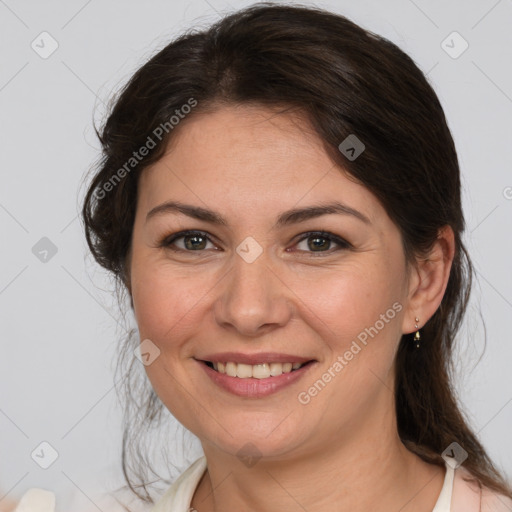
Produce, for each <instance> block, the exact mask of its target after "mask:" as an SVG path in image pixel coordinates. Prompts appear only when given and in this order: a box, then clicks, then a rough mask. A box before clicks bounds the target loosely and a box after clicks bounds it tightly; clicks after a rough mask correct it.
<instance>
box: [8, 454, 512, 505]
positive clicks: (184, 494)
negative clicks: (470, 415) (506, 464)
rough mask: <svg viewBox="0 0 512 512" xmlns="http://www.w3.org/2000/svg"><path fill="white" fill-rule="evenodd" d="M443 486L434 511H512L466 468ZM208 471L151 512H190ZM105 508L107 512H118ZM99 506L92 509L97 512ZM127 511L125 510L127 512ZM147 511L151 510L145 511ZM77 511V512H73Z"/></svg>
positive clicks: (200, 464)
mask: <svg viewBox="0 0 512 512" xmlns="http://www.w3.org/2000/svg"><path fill="white" fill-rule="evenodd" d="M445 467H446V473H445V477H444V483H443V487H442V489H441V492H440V494H439V497H438V498H437V502H436V504H435V506H434V508H433V510H432V512H511V511H512V500H511V499H510V498H507V497H505V496H503V495H501V494H497V493H495V492H493V491H490V490H489V489H488V488H483V489H481V488H480V487H479V485H474V484H471V483H470V481H467V480H465V478H466V477H467V476H470V474H469V471H468V470H466V469H465V468H464V467H463V466H461V467H459V468H457V469H453V468H452V467H451V466H450V465H449V464H448V463H447V462H445ZM205 470H206V458H205V457H204V456H203V457H200V458H199V459H197V460H196V461H195V462H194V463H193V464H191V465H190V467H189V468H188V469H187V470H185V471H184V472H183V473H182V474H181V476H180V477H179V478H178V479H177V480H176V481H175V482H174V483H173V484H172V485H171V486H170V487H169V489H167V491H166V492H165V493H164V494H163V496H162V497H161V498H160V500H159V501H158V503H156V505H155V506H154V507H153V508H151V509H150V512H190V510H191V501H192V497H193V496H194V492H195V490H196V488H197V485H198V484H199V481H200V480H201V477H202V476H203V474H204V472H205ZM112 505H113V504H109V505H104V504H103V503H102V506H101V510H102V511H103V512H115V511H116V510H118V509H117V508H116V507H115V506H112ZM98 508H99V507H97V506H96V508H94V509H91V512H97V509H98ZM123 510H124V509H123ZM145 510H147V509H145ZM13 512H55V494H54V493H52V492H50V491H45V490H43V489H36V488H33V489H29V490H28V491H27V492H26V493H25V494H24V495H23V497H22V498H21V500H20V502H19V503H18V506H17V507H16V508H15V509H14V511H13ZM71 512H74V511H71Z"/></svg>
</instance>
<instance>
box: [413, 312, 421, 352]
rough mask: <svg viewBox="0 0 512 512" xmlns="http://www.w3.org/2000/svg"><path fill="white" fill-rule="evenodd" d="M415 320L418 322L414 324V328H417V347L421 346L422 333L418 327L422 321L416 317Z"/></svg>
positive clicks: (415, 337)
mask: <svg viewBox="0 0 512 512" xmlns="http://www.w3.org/2000/svg"><path fill="white" fill-rule="evenodd" d="M414 320H415V321H416V324H415V325H414V328H415V329H416V334H415V335H414V341H415V342H416V348H420V341H421V334H420V331H419V327H418V322H419V321H420V319H419V318H417V317H416V318H415V319H414Z"/></svg>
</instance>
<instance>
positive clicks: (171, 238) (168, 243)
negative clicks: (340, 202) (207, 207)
mask: <svg viewBox="0 0 512 512" xmlns="http://www.w3.org/2000/svg"><path fill="white" fill-rule="evenodd" d="M193 235H199V236H202V237H204V238H206V239H207V240H208V241H209V242H211V243H212V244H216V242H215V239H214V237H212V235H210V234H209V233H208V232H207V231H201V230H196V229H189V230H184V231H179V232H176V233H173V234H171V235H167V236H165V237H164V238H163V239H162V240H161V241H160V242H159V244H158V246H159V247H163V248H168V249H171V250H173V251H175V252H187V253H194V252H197V253H202V252H204V251H205V250H206V249H201V250H198V251H188V250H185V249H181V248H176V247H173V246H172V243H173V242H175V241H176V240H179V239H180V238H184V237H186V236H193ZM313 236H317V237H319V238H326V239H327V240H330V241H331V242H333V243H335V244H337V245H338V246H339V247H338V249H335V250H332V249H329V250H327V251H318V252H316V251H294V252H305V253H309V254H315V255H316V254H318V255H322V254H332V253H333V252H336V251H339V250H342V249H351V248H353V245H352V244H351V243H350V242H348V241H347V240H345V239H344V238H342V237H340V236H338V235H335V234H334V233H331V232H329V231H323V230H319V231H306V232H304V233H301V234H300V235H297V237H296V238H295V240H294V241H293V244H294V245H297V244H298V243H300V242H302V241H303V240H307V239H308V238H311V237H313Z"/></svg>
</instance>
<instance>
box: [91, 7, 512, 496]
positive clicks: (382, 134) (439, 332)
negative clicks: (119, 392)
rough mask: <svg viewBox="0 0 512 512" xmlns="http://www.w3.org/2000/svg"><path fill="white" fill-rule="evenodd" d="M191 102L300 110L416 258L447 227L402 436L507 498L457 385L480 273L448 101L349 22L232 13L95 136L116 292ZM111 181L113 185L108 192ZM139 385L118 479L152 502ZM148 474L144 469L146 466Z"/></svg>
mask: <svg viewBox="0 0 512 512" xmlns="http://www.w3.org/2000/svg"><path fill="white" fill-rule="evenodd" d="M191 98H193V99H194V101H196V104H197V107H195V108H194V110H193V112H191V113H190V114H189V115H190V116H193V115H194V114H195V113H197V112H205V111H207V110H208V109H212V108H221V107H222V105H223V104H258V105H263V106H272V107H282V108H283V109H287V108H288V109H297V110H298V111H300V112H302V113H303V114H304V116H306V118H307V119H308V121H309V122H310V123H311V125H312V127H313V128H314V130H315V131H316V133H317V134H318V135H319V137H320V138H321V139H322V140H323V141H324V145H325V149H326V151H327V152H328V154H329V155H330V156H331V158H332V160H333V162H335V163H337V164H339V165H340V166H341V167H343V168H344V169H346V170H347V171H348V173H349V174H350V175H351V176H352V177H353V178H354V179H355V180H357V181H358V182H360V183H361V184H363V185H364V186H365V187H367V188H368V189H369V190H370V191H371V192H372V193H373V194H375V196H376V197H377V198H378V199H379V200H380V202H381V203H382V205H383V206H384V208H385V209H386V211H387V213H388V215H389V216H390V218H391V219H392V220H393V221H394V222H395V223H396V225H397V226H398V228H399V229H400V232H401V234H402V239H403V244H404V251H405V254H406V256H407V258H408V260H409V261H410V262H413V261H414V257H415V256H418V255H420V256H421V255H425V254H427V253H428V251H429V249H430V248H431V247H432V244H433V243H434V241H435V240H436V238H437V236H438V232H439V230H440V229H441V228H442V227H443V226H446V225H449V226H451V228H452V229H453V231H454V233H455V243H456V252H455V258H454V261H453V265H452V268H451V273H450V277H449V282H448V286H447V289H446V292H445V294H444V297H443V300H442V302H441V305H440V307H439V308H438V310H437V311H436V313H435V314H434V315H433V317H432V318H431V319H430V320H429V321H428V322H427V324H426V325H425V326H424V327H423V329H422V330H421V337H422V339H423V344H422V347H421V349H419V350H415V349H411V346H412V345H413V343H411V335H404V336H403V337H402V339H401V341H400V345H399V349H398V355H397V360H396V389H395V398H396V415H397V422H398V432H399V435H400V438H401V439H402V441H403V443H404V444H405V445H406V446H407V447H408V448H409V449H410V450H411V451H413V452H415V453H417V454H418V455H419V456H420V457H421V458H422V459H423V460H425V461H427V462H430V463H433V464H437V465H444V461H443V459H442V457H441V453H442V452H443V451H444V450H445V449H446V448H447V447H448V446H449V445H450V444H451V443H452V442H454V441H456V442H457V443H458V444H459V445H461V446H462V447H463V448H464V450H466V452H468V458H467V460H466V461H465V462H464V466H465V467H466V468H467V469H468V470H469V471H470V473H472V475H473V476H474V477H476V479H477V480H478V481H479V482H480V483H481V484H483V485H485V486H488V487H489V488H491V489H493V490H495V491H498V492H500V493H502V494H505V495H507V496H509V497H512V490H511V488H510V487H509V485H508V484H507V482H506V481H505V480H504V478H503V476H502V475H500V473H499V471H498V470H497V469H496V468H495V467H494V466H493V464H492V462H491V460H490V458H489V457H488V455H487V453H486V451H485V449H484V448H483V446H482V445H481V444H480V442H479V441H478V439H477V437H476V435H475V434H474V433H473V431H472V430H471V428H470V426H469V425H468V421H467V420H466V418H465V417H464V415H463V413H462V412H461V409H460V408H459V405H458V404H457V400H456V397H455V396H454V392H453V389H452V379H453V366H452V348H453V344H454V338H455V334H456V332H457V331H458V329H459V327H460V324H461V321H462V318H463V315H464V313H465V310H466V306H467V303H468V298H469V293H470V289H471V276H472V265H471V262H470V259H469V257H468V255H467V253H466V250H465V247H464V245H463V243H462V241H461V233H462V231H463V229H464V218H463V213H462V208H461V194H460V172H459V164H458V159H457V154H456V150H455V147H454V142H453V139H452V136H451V133H450V131H449V129H448V126H447V123H446V119H445V116H444V112H443V109H442V107H441V104H440V102H439V100H438V98H437V96H436V94H435V92H434V90H433V89H432V87H431V86H430V84H429V83H428V81H427V80H426V78H425V76H424V75H423V73H422V72H421V71H420V69H419V68H418V67H417V66H416V65H415V63H414V62H413V60H412V59H411V58H410V57H409V56H408V55H406V54H405V53H404V52H403V51H401V50H400V49H399V48H398V47H397V46H396V45H394V44H393V43H391V42H390V41H388V40H387V39H385V38H383V37H381V36H379V35H376V34H374V33H372V32H369V31H366V30H364V29H363V28H361V27H359V26H358V25H356V24H354V23H353V22H351V21H349V20H348V19H347V18H345V17H343V16H340V15H336V14H333V13H330V12H326V11H324V10H321V9H317V8H311V7H303V6H297V5H294V6H286V5H282V4H281V5H277V4H272V3H262V4H256V5H254V6H252V7H249V8H247V9H244V10H241V11H238V12H235V13H234V14H231V15H229V16H227V17H224V18H223V19H221V20H220V21H219V22H217V23H216V24H214V25H213V26H211V27H210V28H208V29H206V30H203V31H195V32H190V33H187V34H184V35H182V36H181V37H179V38H178V39H176V40H175V41H173V42H172V43H170V44H169V45H168V46H166V47H165V48H163V49H162V50H161V51H159V52H158V53H157V54H156V55H155V56H154V57H152V58H151V59H150V60H149V61H148V62H147V63H146V64H145V65H144V66H142V67H141V68H140V69H139V70H138V71H137V72H136V73H135V74H134V76H133V77H132V78H131V79H130V81H129V82H128V84H127V85H126V86H125V87H124V89H123V90H122V91H121V93H120V95H119V96H118V98H117V100H116V101H115V104H114V106H113V108H112V111H111V113H110V115H109V117H108V119H107V121H106V123H105V124H104V127H103V129H102V131H101V133H100V134H99V138H100V141H101V144H102V146H103V158H102V161H101V163H100V165H99V167H98V169H97V172H96V174H95V175H94V177H93V179H92V182H91V183H90V185H89V188H88V191H87V195H86V197H85V202H84V205H83V212H82V214H83V220H84V222H85V233H86V237H87V242H88V244H89V247H90V249H91V251H92V254H93V255H94V257H95V259H96V260H97V261H98V262H99V264H100V265H102V266H103V267H104V268H106V269H108V270H109V271H111V272H112V273H113V274H114V275H115V276H116V278H117V280H118V283H121V284H124V285H128V283H129V268H127V267H128V266H129V264H128V261H127V256H128V253H129V248H130V241H131V234H132V228H133V222H134V216H135V209H136V198H137V182H138V177H139V175H140V173H141V172H142V171H143V169H144V168H146V167H147V166H148V165H150V164H152V163H154V162H155V161H157V160H158V159H159V158H160V157H161V156H162V154H163V152H164V151H165V148H166V145H167V143H168V142H169V140H170V138H171V137H172V135H173V131H172V126H171V125H170V123H169V119H170V118H171V116H173V115H174V114H175V113H176V111H177V110H180V109H181V108H182V106H183V105H185V104H187V103H189V102H190V99H191ZM189 104H190V103H189ZM165 123H167V124H165ZM162 126H166V127H167V129H165V130H164V131H165V134H164V133H163V132H162V130H160V132H162V133H160V132H157V133H159V134H160V135H163V136H161V140H158V141H155V140H154V139H158V137H156V136H155V130H156V128H157V127H162ZM350 134H355V135H356V136H357V138H358V139H360V140H361V141H363V143H364V144H365V146H366V148H365V150H364V152H363V153H362V154H361V155H360V156H359V157H358V158H356V159H355V160H353V161H352V160H350V159H347V158H346V157H345V156H344V155H343V154H342V153H341V152H340V150H339V149H338V146H339V144H340V143H341V142H342V141H343V140H344V139H345V138H346V137H347V136H348V135H350ZM150 138H151V139H152V140H153V141H154V142H157V144H156V147H155V148H154V149H152V150H151V151H150V152H149V154H147V156H146V157H144V159H143V160H142V161H141V162H140V163H137V165H136V166H134V170H133V171H132V170H131V168H130V169H129V170H128V171H127V172H125V173H122V174H123V177H122V179H120V180H117V181H116V183H115V184H114V183H113V181H112V179H113V177H114V175H115V174H116V173H118V177H119V170H120V169H121V168H123V166H124V168H125V170H126V169H127V168H126V162H127V161H128V160H129V159H130V157H131V156H132V155H133V151H135V150H137V149H138V148H140V147H142V146H144V145H145V144H146V145H147V143H148V141H149V139H150ZM109 180H110V183H111V185H115V186H111V187H108V188H109V191H108V193H105V190H106V188H105V187H106V184H107V182H109ZM126 354H130V351H126V352H125V355H126ZM131 363H132V364H131V365H130V369H129V371H128V375H131V374H132V373H133V372H134V366H133V358H132V361H131ZM138 386H141V389H139V387H138ZM143 387H144V385H143V384H140V383H139V384H134V381H131V380H130V378H128V379H127V390H128V396H129V398H131V399H132V401H131V402H130V404H131V405H130V404H128V405H129V406H128V407H127V409H126V410H127V411H128V412H127V416H126V418H125V420H126V426H125V435H124V438H123V470H124V473H125V477H126V480H127V482H128V485H129V486H130V488H131V489H132V490H133V491H134V492H136V493H137V494H138V495H139V496H140V497H141V498H143V499H145V500H146V501H152V500H151V498H150V496H149V494H148V493H147V488H146V483H145V478H144V477H143V475H140V478H139V476H138V475H139V474H140V472H139V471H138V470H136V469H134V467H132V466H131V465H130V463H129V461H128V456H127V453H128V451H129V450H131V449H135V451H136V454H137V457H139V458H140V459H139V460H141V459H143V458H144V457H143V455H142V452H143V450H140V449H137V448H136V447H137V446H138V445H137V443H136V442H134V439H132V438H135V440H136V439H137V438H138V434H139V433H140V432H141V431H142V430H144V429H147V427H148V425H149V424H150V423H151V422H153V423H155V421H157V420H158V419H159V418H160V416H161V412H162V407H163V406H162V404H161V402H160V401H159V399H158V397H157V396H156V395H155V393H154V391H153V390H152V389H149V388H148V387H146V388H144V389H145V391H144V390H143V389H142V388H143ZM144 393H146V394H145V395H144ZM134 395H137V396H139V397H140V398H136V397H134ZM137 402H138V403H137ZM134 404H135V405H134ZM144 466H145V470H148V467H149V461H145V465H144ZM154 475H155V476H156V473H154ZM146 479H147V477H146ZM138 489H142V490H143V491H144V492H141V491H139V490H138Z"/></svg>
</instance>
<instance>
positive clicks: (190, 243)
mask: <svg viewBox="0 0 512 512" xmlns="http://www.w3.org/2000/svg"><path fill="white" fill-rule="evenodd" d="M178 240H183V242H182V243H181V244H177V241H178ZM208 242H210V243H212V242H211V240H210V238H209V237H208V235H207V234H206V233H204V232H201V231H182V232H180V233H174V234H173V235H171V236H170V237H169V236H168V237H166V238H165V239H164V240H163V241H162V243H161V244H160V246H161V247H167V248H169V249H172V250H174V251H187V252H200V251H203V250H205V249H206V245H207V243H208ZM212 245H213V244H212Z"/></svg>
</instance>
